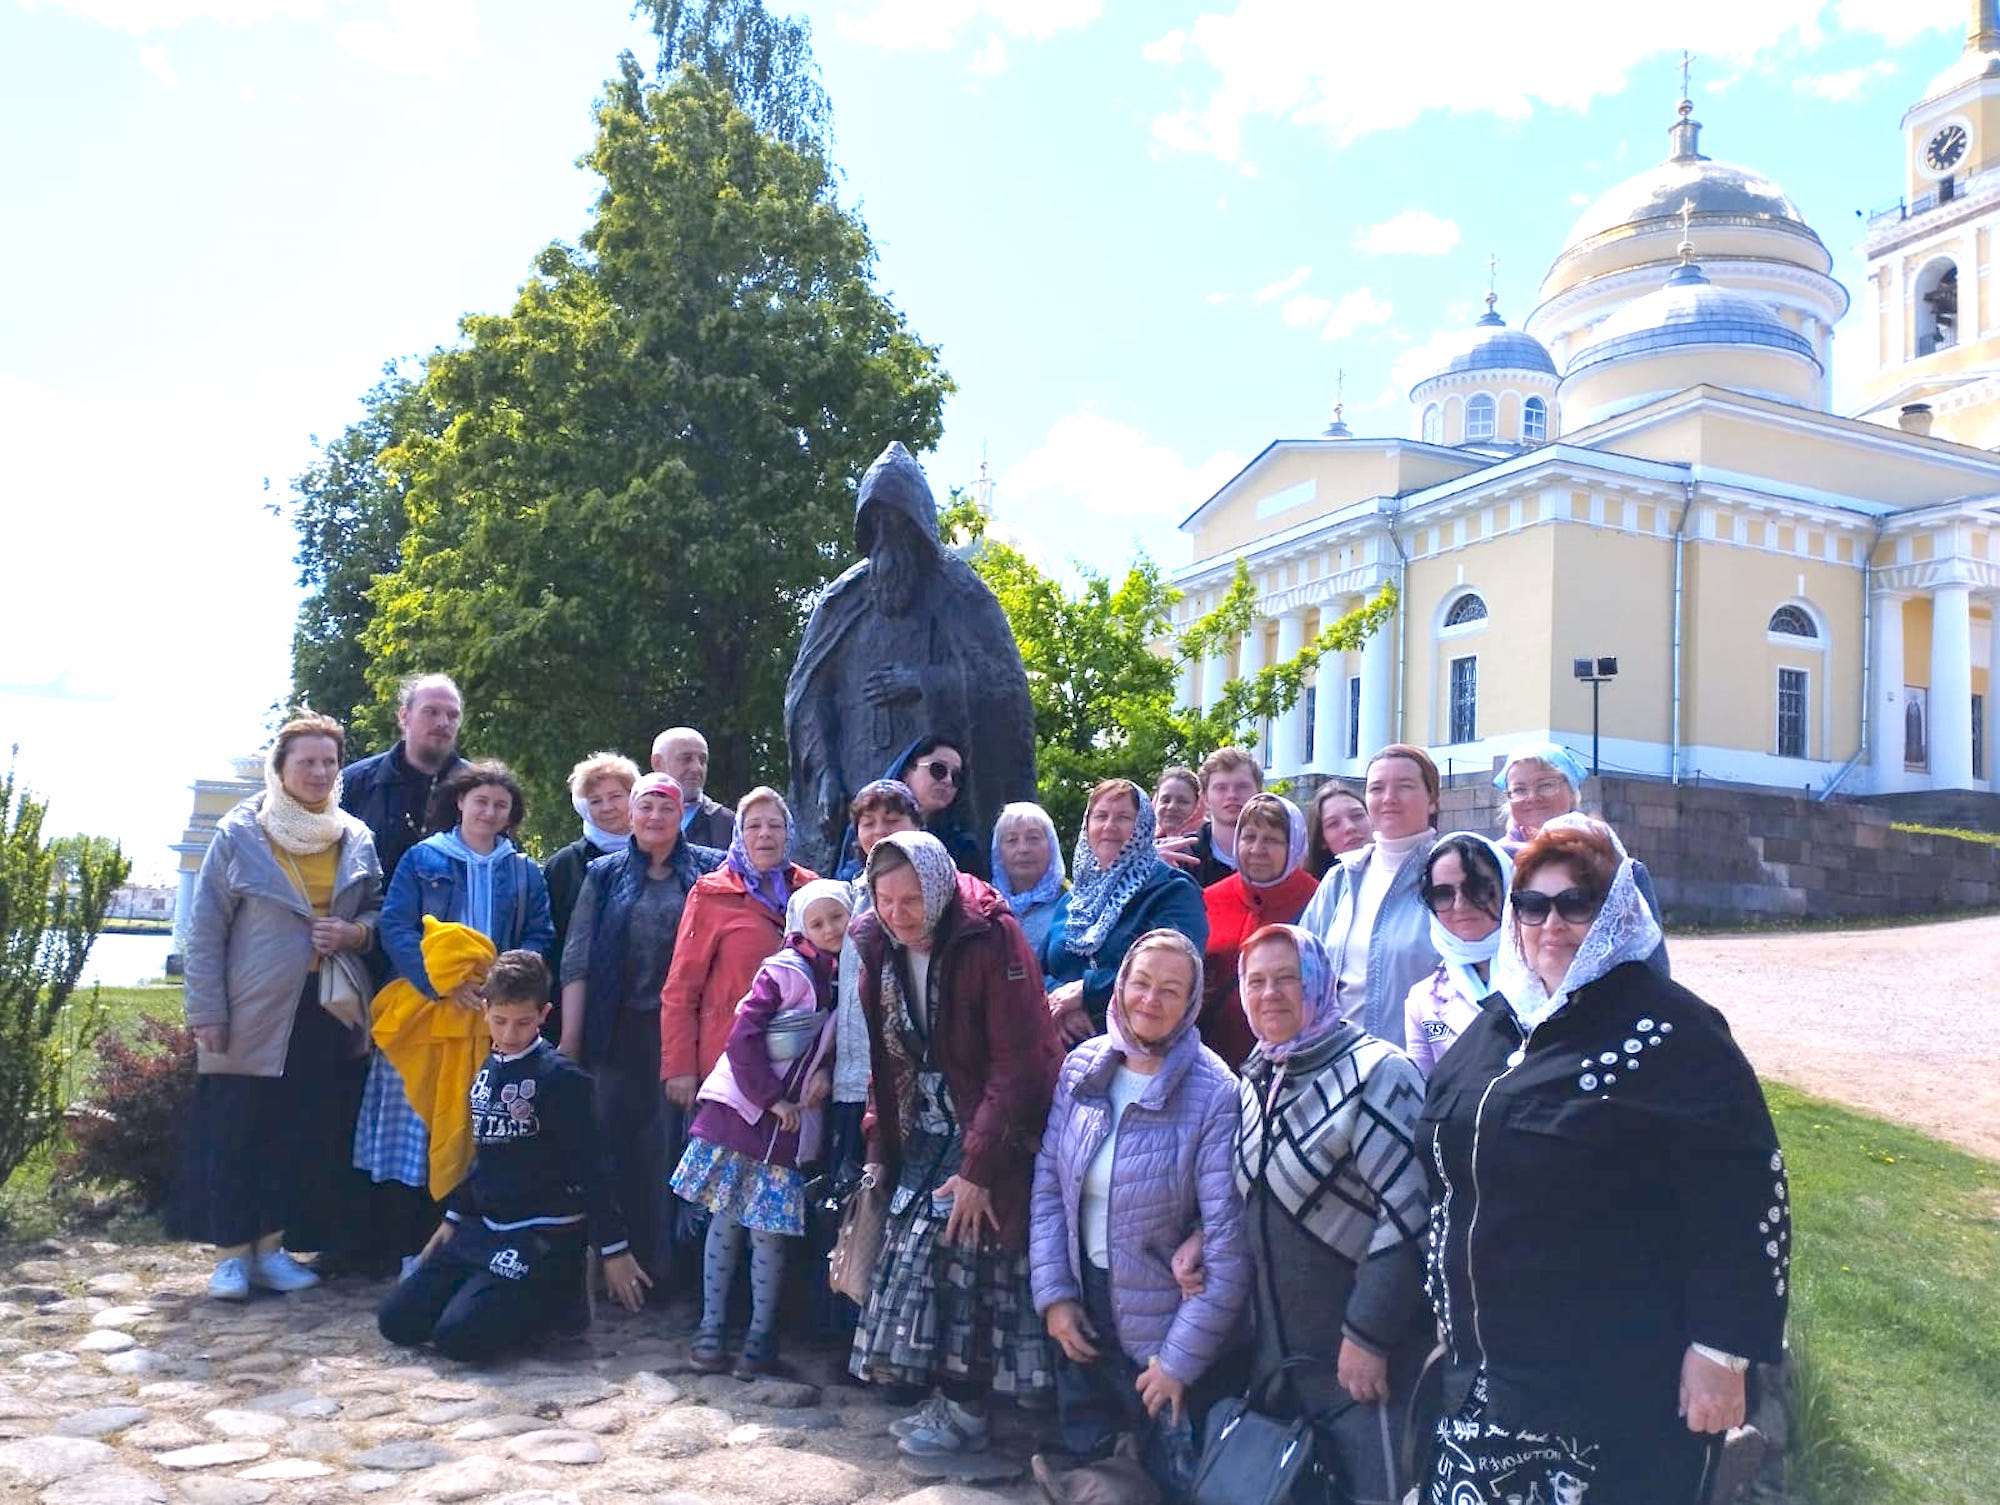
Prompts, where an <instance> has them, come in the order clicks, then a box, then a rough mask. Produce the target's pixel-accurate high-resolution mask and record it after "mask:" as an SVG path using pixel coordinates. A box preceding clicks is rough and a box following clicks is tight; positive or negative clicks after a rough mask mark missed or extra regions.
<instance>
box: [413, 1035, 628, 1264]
mask: <svg viewBox="0 0 2000 1505" xmlns="http://www.w3.org/2000/svg"><path fill="white" fill-rule="evenodd" d="M472 1138H473V1142H474V1144H475V1145H476V1146H477V1149H476V1151H475V1153H474V1155H473V1160H472V1171H471V1173H470V1174H469V1175H467V1176H466V1178H465V1179H464V1180H463V1181H461V1182H460V1183H459V1184H458V1187H457V1188H456V1189H455V1190H454V1191H453V1192H452V1194H451V1195H450V1196H449V1197H448V1198H446V1199H445V1213H444V1215H445V1217H446V1218H448V1219H449V1220H450V1221H452V1222H454V1223H459V1222H466V1221H471V1220H475V1219H476V1220H478V1221H480V1222H482V1223H484V1225H485V1226H486V1227H487V1228H488V1229H490V1230H492V1231H493V1232H495V1233H512V1232H516V1231H519V1230H522V1229H536V1230H539V1231H541V1232H543V1233H545V1234H550V1235H556V1236H560V1235H561V1234H563V1233H564V1232H566V1231H573V1232H575V1233H579V1234H580V1233H582V1232H583V1231H584V1230H585V1226H586V1225H588V1229H589V1233H590V1236H591V1240H592V1242H593V1243H595V1244H596V1245H597V1252H598V1253H599V1254H601V1255H604V1256H606V1257H609V1256H610V1255H613V1254H619V1253H622V1252H623V1251H624V1250H625V1248H626V1246H627V1240H626V1237H625V1218H624V1214H623V1213H622V1212H621V1211H620V1210H619V1207H618V1199H617V1198H616V1197H615V1196H614V1195H613V1194H612V1191H611V1178H610V1174H609V1168H608V1165H607V1163H606V1161H605V1158H604V1154H603V1151H602V1148H601V1145H600V1143H599V1138H598V1133H597V1116H596V1114H595V1113H594V1112H593V1111H592V1105H591V1085H590V1078H589V1077H587V1076H585V1075H584V1074H583V1071H582V1070H581V1068H579V1067H578V1066H577V1065H576V1063H575V1062H574V1061H571V1060H569V1059H568V1058H567V1057H566V1056H563V1055H561V1054H560V1053H559V1052H558V1051H557V1050H556V1048H555V1047H554V1046H553V1045H551V1044H549V1043H548V1041H546V1040H542V1039H537V1040H536V1041H535V1043H534V1044H533V1045H531V1046H529V1047H528V1048H527V1049H526V1050H524V1051H522V1052H521V1053H520V1054H519V1055H514V1056H503V1055H501V1054H500V1053H499V1052H498V1051H495V1052H494V1053H493V1054H491V1055H489V1056H487V1058H486V1061H485V1064H483V1065H482V1066H481V1067H480V1068H479V1074H478V1075H477V1076H475V1077H474V1078H473V1079H472Z"/></svg>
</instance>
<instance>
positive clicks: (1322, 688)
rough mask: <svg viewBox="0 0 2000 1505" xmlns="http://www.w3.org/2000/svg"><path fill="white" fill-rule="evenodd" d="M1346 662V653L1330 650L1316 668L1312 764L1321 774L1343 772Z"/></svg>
mask: <svg viewBox="0 0 2000 1505" xmlns="http://www.w3.org/2000/svg"><path fill="white" fill-rule="evenodd" d="M1326 610H1328V611H1332V610H1333V608H1332V607H1331V606H1329V607H1327V608H1326ZM1346 662H1347V656H1346V655H1345V654H1343V653H1338V652H1335V653H1329V654H1327V655H1326V656H1325V657H1324V658H1322V659H1321V660H1320V661H1319V668H1318V669H1317V670H1315V671H1314V673H1315V683H1316V684H1317V686H1318V688H1317V689H1316V690H1315V691H1314V692H1313V693H1314V697H1315V699H1314V704H1313V767H1314V768H1315V769H1316V770H1318V771H1319V772H1320V773H1326V774H1333V773H1338V772H1340V755H1341V754H1342V753H1344V752H1345V751H1347V744H1346V743H1345V742H1344V741H1342V740H1341V735H1340V728H1341V724H1342V722H1343V721H1344V720H1345V719H1346V716H1347V669H1346V667H1345V665H1346Z"/></svg>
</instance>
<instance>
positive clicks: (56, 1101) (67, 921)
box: [0, 767, 131, 1182]
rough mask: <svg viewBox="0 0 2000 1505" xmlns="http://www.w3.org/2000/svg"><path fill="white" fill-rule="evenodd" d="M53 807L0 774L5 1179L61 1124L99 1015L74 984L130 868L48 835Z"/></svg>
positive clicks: (93, 847)
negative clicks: (76, 1058)
mask: <svg viewBox="0 0 2000 1505" xmlns="http://www.w3.org/2000/svg"><path fill="white" fill-rule="evenodd" d="M47 811H48V807H47V805H46V804H45V803H43V802H42V801H40V800H38V799H36V798H35V797H34V796H33V795H32V794H31V793H29V792H28V791H27V790H25V789H22V788H20V787H19V786H18V785H17V784H16V782H15V778H14V772H13V769H12V768H11V767H9V769H8V771H7V776H6V778H5V779H4V780H0V1182H4V1181H5V1180H6V1179H7V1177H9V1176H11V1175H12V1174H13V1173H14V1169H15V1167H16V1166H18V1165H20V1163H21V1162H22V1161H23V1160H25V1159H27V1157H28V1156H29V1155H31V1154H33V1153H34V1152H35V1151H36V1150H37V1149H39V1148H40V1147H41V1146H42V1145H44V1144H46V1143H47V1142H48V1141H49V1139H50V1138H51V1137H53V1136H54V1134H55V1132H56V1130H57V1129H58V1128H59V1127H60V1126H61V1123H62V1110H63V1106H64V1096H65V1092H64V1089H65V1086H66V1084H67V1082H68V1080H69V1074H70V1063H71V1058H72V1056H73V1055H74V1053H75V1052H76V1051H77V1050H78V1049H80V1048H82V1047H83V1046H84V1045H87V1044H88V1043H89V1041H90V1039H91V1038H92V1037H93V1036H94V1035H95V1033H96V1030H97V1028H98V1025H99V1022H100V1020H101V1017H102V1016H101V1011H100V1009H99V1007H98V1002H97V995H96V992H95V990H93V991H92V992H91V993H90V994H89V995H88V996H87V997H85V998H83V999H78V998H76V997H75V993H76V982H77V979H78V978H79V977H81V976H82V975H83V965H84V963H85V962H86V961H87V960H88V959H89V957H90V947H91V943H92V942H93V941H95V940H96V939H97V932H98V931H99V930H100V929H101V928H102V927H103V925H104V911H105V910H106V908H108V907H109V905H110V903H111V892H112V890H113V889H115V888H117V887H118V885H119V884H121V883H123V882H124V881H125V877H126V874H127V873H128V872H129V871H130V870H131V864H130V863H128V862H127V861H126V860H125V857H124V855H123V854H122V853H121V852H120V851H119V849H118V848H117V846H116V845H114V844H111V843H107V842H105V841H104V840H103V839H102V838H100V837H92V838H83V839H75V838H65V839H63V840H61V841H46V842H45V841H43V839H42V820H43V817H44V816H45V815H46V814H47Z"/></svg>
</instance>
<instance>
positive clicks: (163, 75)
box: [139, 47, 181, 89]
mask: <svg viewBox="0 0 2000 1505" xmlns="http://www.w3.org/2000/svg"><path fill="white" fill-rule="evenodd" d="M139 66H140V67H141V68H144V69H145V70H146V71H147V72H148V73H150V74H152V75H153V77H154V78H157V79H158V80H159V81H160V82H161V84H163V85H164V86H165V87H167V88H169V89H178V88H179V87H180V86H181V76H180V75H179V74H178V73H176V72H174V65H173V64H172V63H170V62H168V61H167V49H166V48H164V47H141V48H140V49H139Z"/></svg>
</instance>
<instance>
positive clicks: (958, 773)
mask: <svg viewBox="0 0 2000 1505" xmlns="http://www.w3.org/2000/svg"><path fill="white" fill-rule="evenodd" d="M917 766H918V767H919V768H921V769H923V771H924V772H925V773H927V774H929V775H930V776H931V777H932V778H933V779H935V780H937V782H938V783H940V784H949V785H951V786H952V787H953V788H954V789H956V788H957V787H958V782H959V780H960V779H962V778H964V777H965V770H964V769H962V768H960V767H959V766H958V765H957V764H956V763H941V762H939V761H938V760H937V759H936V758H932V759H931V760H930V762H928V763H919V764H918V765H917Z"/></svg>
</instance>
